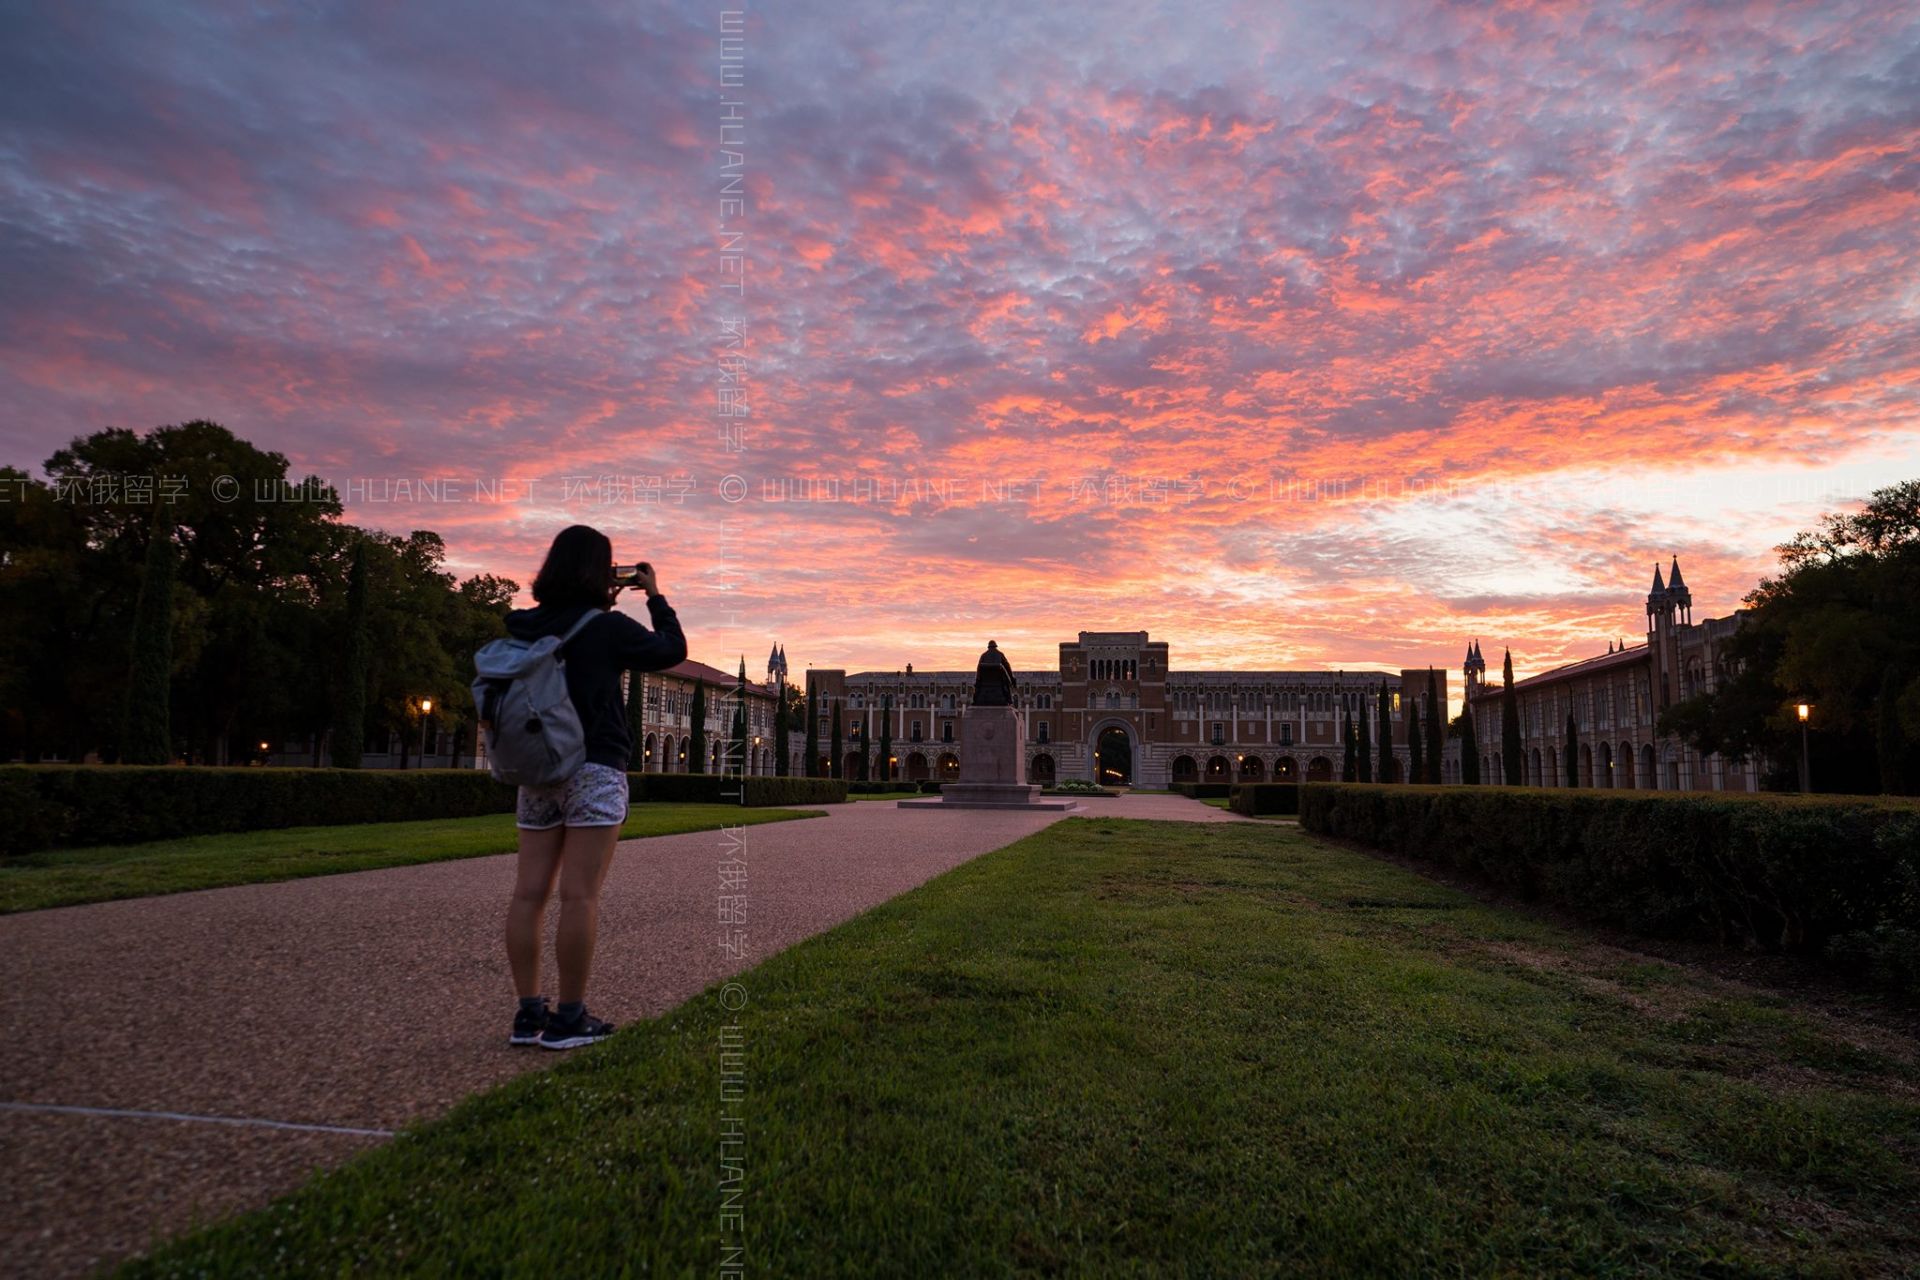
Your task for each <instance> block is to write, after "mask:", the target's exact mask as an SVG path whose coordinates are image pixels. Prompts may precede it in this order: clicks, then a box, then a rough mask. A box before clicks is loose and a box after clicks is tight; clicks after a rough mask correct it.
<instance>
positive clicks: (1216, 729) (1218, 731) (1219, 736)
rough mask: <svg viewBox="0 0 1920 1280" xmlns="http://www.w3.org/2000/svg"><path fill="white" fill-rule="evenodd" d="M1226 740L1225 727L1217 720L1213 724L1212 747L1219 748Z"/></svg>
mask: <svg viewBox="0 0 1920 1280" xmlns="http://www.w3.org/2000/svg"><path fill="white" fill-rule="evenodd" d="M1226 740H1227V726H1226V725H1225V724H1223V723H1221V722H1220V721H1218V720H1215V721H1214V722H1213V745H1214V746H1216V747H1217V746H1220V745H1221V744H1222V743H1224V742H1225V741H1226Z"/></svg>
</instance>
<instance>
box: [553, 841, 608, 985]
mask: <svg viewBox="0 0 1920 1280" xmlns="http://www.w3.org/2000/svg"><path fill="white" fill-rule="evenodd" d="M619 840H620V828H619V827H568V828H567V843H566V850H565V852H564V853H563V854H562V855H561V857H560V934H559V937H558V938H556V939H555V944H554V958H555V959H556V960H558V961H559V962H560V1003H561V1004H572V1003H575V1002H577V1001H582V1000H585V999H586V998H587V976H588V974H589V973H590V972H591V971H592V969H593V943H594V938H595V936H596V935H597V934H598V933H599V931H600V884H601V882H602V881H604V880H605V879H606V878H607V868H608V867H610V866H612V865H613V846H614V845H615V844H617V843H619Z"/></svg>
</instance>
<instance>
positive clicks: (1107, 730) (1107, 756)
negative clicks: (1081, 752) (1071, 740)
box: [1093, 724, 1133, 787]
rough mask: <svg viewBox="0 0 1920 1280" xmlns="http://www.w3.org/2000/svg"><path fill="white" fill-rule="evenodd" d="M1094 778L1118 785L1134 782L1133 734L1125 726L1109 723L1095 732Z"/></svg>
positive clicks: (1102, 782)
mask: <svg viewBox="0 0 1920 1280" xmlns="http://www.w3.org/2000/svg"><path fill="white" fill-rule="evenodd" d="M1093 780H1094V781H1095V782H1098V783H1100V784H1101V785H1102V786H1116V787H1124V786H1128V785H1130V784H1131V783H1132V782H1133V736H1132V735H1131V734H1129V733H1128V732H1127V731H1126V729H1125V728H1124V727H1122V726H1120V725H1117V724H1109V725H1106V726H1104V727H1102V728H1101V729H1099V730H1098V731H1097V732H1096V733H1095V734H1094V738H1093Z"/></svg>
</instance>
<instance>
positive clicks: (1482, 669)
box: [1442, 558, 1761, 791]
mask: <svg viewBox="0 0 1920 1280" xmlns="http://www.w3.org/2000/svg"><path fill="white" fill-rule="evenodd" d="M1739 626H1740V619H1739V615H1738V613H1735V614H1734V615H1732V616H1729V617H1725V618H1709V619H1707V620H1706V621H1704V622H1699V623H1696V622H1694V620H1693V593H1692V592H1691V591H1689V590H1688V589H1687V584H1686V580H1685V579H1684V578H1682V577H1681V575H1680V561H1679V559H1678V558H1675V559H1674V561H1673V564H1672V568H1671V570H1670V572H1669V574H1668V575H1667V576H1666V577H1665V578H1662V576H1661V573H1660V569H1659V566H1658V565H1656V566H1655V567H1654V570H1653V588H1652V590H1651V591H1650V592H1648V594H1647V638H1646V642H1645V643H1644V644H1636V645H1621V646H1619V647H1618V648H1616V647H1614V646H1612V645H1609V646H1608V651H1607V652H1606V653H1605V654H1603V655H1601V656H1599V657H1595V658H1587V659H1585V660H1583V661H1580V662H1574V663H1569V664H1568V665H1566V666H1564V667H1556V668H1555V669H1553V670H1552V671H1547V672H1543V673H1542V674H1540V675H1536V676H1528V677H1527V678H1526V679H1524V680H1516V681H1514V684H1513V696H1514V699H1515V701H1516V703H1517V705H1518V707H1519V711H1520V741H1521V748H1522V750H1521V756H1522V764H1523V771H1524V775H1525V776H1524V777H1521V778H1517V779H1514V780H1513V781H1515V782H1516V783H1520V784H1524V785H1526V786H1534V787H1564V786H1566V785H1568V781H1567V762H1566V743H1567V717H1568V716H1569V715H1571V716H1572V717H1573V720H1574V724H1575V726H1576V729H1577V732H1576V733H1575V748H1574V761H1573V769H1574V776H1575V785H1578V786H1582V787H1604V788H1620V789H1630V790H1641V791H1652V790H1660V791H1757V790H1759V789H1760V771H1761V765H1760V762H1758V761H1754V760H1748V761H1735V760H1728V759H1725V758H1724V757H1721V756H1718V755H1711V754H1703V753H1701V752H1699V751H1696V750H1694V749H1693V748H1691V747H1689V746H1687V745H1686V744H1685V743H1684V742H1682V741H1681V740H1680V739H1678V738H1676V737H1674V736H1672V735H1670V734H1669V735H1665V736H1662V735H1661V734H1660V733H1659V731H1658V728H1657V725H1658V721H1659V718H1660V713H1661V712H1662V711H1664V710H1666V709H1667V708H1668V707H1670V706H1672V705H1673V704H1674V703H1675V702H1678V701H1681V700H1682V699H1685V698H1690V697H1692V696H1694V695H1695V694H1697V693H1705V692H1710V691H1712V690H1713V689H1715V688H1718V687H1719V685H1720V683H1721V682H1722V681H1723V680H1724V679H1726V676H1727V668H1726V664H1725V661H1724V653H1725V648H1726V643H1727V641H1728V640H1729V639H1730V638H1731V637H1732V635H1733V634H1734V632H1735V631H1736V630H1738V629H1739ZM1463 671H1464V674H1465V677H1466V684H1465V690H1466V713H1467V714H1468V715H1471V716H1472V717H1473V732H1474V739H1475V741H1476V743H1477V745H1478V747H1479V754H1480V778H1481V780H1482V781H1483V782H1498V781H1501V778H1500V768H1501V742H1500V726H1501V719H1502V712H1501V707H1502V704H1503V702H1504V700H1505V697H1506V694H1505V691H1504V690H1503V689H1502V687H1501V684H1500V680H1499V677H1498V675H1497V674H1496V676H1495V677H1494V679H1493V680H1491V681H1489V680H1488V679H1487V664H1486V660H1485V659H1484V658H1483V657H1482V656H1481V653H1480V645H1479V642H1478V641H1475V642H1474V643H1473V644H1471V645H1469V646H1468V649H1467V658H1466V663H1465V665H1464V667H1463ZM1460 748H1461V744H1460V741H1459V740H1458V739H1449V741H1448V743H1447V750H1446V756H1445V762H1444V768H1443V772H1442V776H1443V777H1444V779H1445V780H1446V781H1448V782H1459V781H1460V780H1461V778H1462V776H1463V771H1462V769H1461V762H1460Z"/></svg>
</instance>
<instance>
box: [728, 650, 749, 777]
mask: <svg viewBox="0 0 1920 1280" xmlns="http://www.w3.org/2000/svg"><path fill="white" fill-rule="evenodd" d="M733 696H734V703H733V762H732V767H731V768H729V769H728V770H727V772H728V773H731V774H733V775H735V776H736V777H741V778H744V777H746V776H747V760H748V756H747V748H748V745H749V744H748V742H747V660H746V659H745V658H744V657H743V658H741V659H740V676H739V679H738V680H736V681H735V682H734V691H733Z"/></svg>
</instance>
